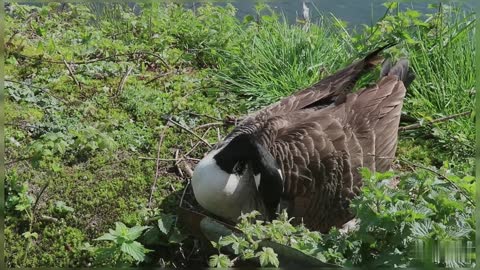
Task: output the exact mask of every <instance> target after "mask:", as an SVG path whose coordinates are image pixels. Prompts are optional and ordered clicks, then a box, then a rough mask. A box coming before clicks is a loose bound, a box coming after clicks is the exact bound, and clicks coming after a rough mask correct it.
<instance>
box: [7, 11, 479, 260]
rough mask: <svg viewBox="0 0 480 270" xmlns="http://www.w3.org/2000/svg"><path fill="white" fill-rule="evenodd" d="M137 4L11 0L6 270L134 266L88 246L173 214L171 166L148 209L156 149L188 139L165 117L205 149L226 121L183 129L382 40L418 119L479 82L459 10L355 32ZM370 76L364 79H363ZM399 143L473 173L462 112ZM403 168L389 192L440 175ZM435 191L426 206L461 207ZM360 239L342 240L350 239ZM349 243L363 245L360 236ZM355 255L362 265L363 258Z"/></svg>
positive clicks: (165, 165)
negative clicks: (401, 71)
mask: <svg viewBox="0 0 480 270" xmlns="http://www.w3.org/2000/svg"><path fill="white" fill-rule="evenodd" d="M142 5H143V8H144V9H143V12H142V13H141V14H139V15H136V14H134V13H133V12H132V11H131V10H130V9H128V8H127V7H126V6H124V5H117V4H112V6H111V9H108V8H107V9H104V10H103V11H102V10H99V9H98V7H96V6H95V5H93V6H92V5H80V4H79V5H73V4H59V3H51V4H48V5H43V6H41V7H32V6H27V5H19V4H13V3H12V4H11V5H10V6H9V8H7V11H6V15H7V16H6V41H7V42H6V61H5V63H6V64H5V71H6V83H5V85H6V98H5V119H6V120H5V122H6V127H5V134H6V136H5V137H6V142H5V143H6V151H5V152H6V163H7V170H6V176H7V177H6V195H7V197H6V213H7V217H6V228H5V235H6V247H7V248H6V250H7V254H6V257H7V264H8V265H7V266H8V267H77V266H79V267H80V266H100V265H105V264H107V265H112V264H113V263H117V264H118V266H119V265H121V264H125V265H133V264H135V263H136V262H135V260H133V259H132V258H130V257H128V256H121V257H119V258H120V259H118V257H117V256H115V257H114V258H110V261H108V260H107V263H105V262H101V260H100V259H99V258H98V254H97V252H96V251H98V250H99V249H101V248H103V247H109V244H108V243H104V242H96V241H93V239H95V238H97V237H99V236H100V235H102V234H103V233H104V232H106V231H108V229H109V228H112V227H113V226H114V224H115V222H117V221H121V222H123V223H124V224H126V225H127V226H128V227H130V228H135V226H137V225H138V226H140V225H142V226H143V225H152V221H151V220H152V219H154V218H155V217H158V215H160V214H163V215H165V214H166V213H169V214H172V213H174V211H175V208H176V205H177V204H178V201H179V199H180V196H181V192H182V189H183V187H184V186H185V183H186V181H185V180H186V178H185V177H184V176H182V175H181V174H180V173H179V172H178V168H177V167H176V166H175V164H174V163H173V162H172V161H162V162H160V164H159V175H158V179H157V184H156V189H155V190H154V192H153V199H152V205H153V206H152V207H148V206H147V204H148V201H149V196H150V193H151V191H152V188H153V186H152V183H153V182H154V178H155V170H156V167H157V164H156V162H155V159H156V158H157V154H158V157H159V158H162V159H167V160H168V159H172V158H174V157H175V155H176V153H180V154H186V153H187V152H189V151H190V150H191V149H192V148H193V147H194V146H195V144H196V143H197V141H198V139H197V138H196V137H194V136H192V135H191V134H190V133H188V132H186V131H185V130H183V129H181V128H179V127H178V126H175V125H171V124H168V123H167V122H166V121H165V118H166V117H173V119H174V120H175V121H176V122H179V123H180V124H182V125H183V126H186V127H189V128H191V129H192V130H193V131H194V132H196V133H198V134H199V135H201V136H203V137H204V138H205V140H207V141H208V142H210V143H212V144H213V143H215V142H216V141H218V136H222V135H226V134H227V133H228V131H229V130H230V128H231V127H228V126H218V127H219V128H218V130H217V128H216V126H214V127H212V128H205V129H194V128H193V127H195V126H199V125H202V124H206V123H210V122H218V121H222V120H223V119H225V118H226V117H228V116H242V115H244V114H246V113H247V112H249V111H252V110H255V109H257V108H259V107H261V106H263V105H266V104H269V103H271V102H274V101H276V100H278V99H279V98H281V97H283V96H286V95H288V94H290V93H292V92H293V91H295V90H297V89H299V88H302V87H306V86H308V85H310V84H312V83H314V82H315V81H317V80H318V79H320V78H322V77H324V76H327V75H328V74H331V73H332V72H335V71H336V70H337V69H338V68H341V67H343V66H344V65H346V64H348V63H350V62H351V61H352V60H353V59H355V58H357V57H358V56H361V55H363V54H364V53H366V52H367V51H368V50H370V49H371V48H374V47H375V46H377V45H378V44H379V43H382V42H383V41H384V40H399V41H400V42H399V43H400V44H399V45H398V46H396V47H395V48H393V49H391V50H390V51H389V52H390V53H391V54H392V55H394V56H395V57H398V56H400V55H408V56H409V59H410V61H411V64H412V68H413V70H414V71H415V72H416V74H417V79H416V80H415V81H414V83H413V84H412V87H411V88H410V89H409V93H408V96H407V98H406V101H405V111H406V112H407V113H408V114H410V115H412V116H414V117H416V118H419V119H423V120H424V121H428V120H429V119H433V118H436V117H438V116H444V115H451V114H455V113H459V112H463V111H465V110H469V109H470V108H473V95H470V93H469V92H468V91H469V90H470V89H473V83H474V77H473V76H474V75H473V74H474V72H473V71H474V65H473V56H474V45H473V42H471V40H472V33H473V28H472V25H473V24H471V19H472V18H471V17H468V16H465V15H463V14H462V13H459V12H458V11H455V10H449V9H444V10H443V11H442V12H441V13H434V14H433V15H431V16H427V21H424V20H421V19H419V16H418V14H417V13H415V12H412V11H409V12H405V13H401V12H400V13H397V12H395V10H396V9H395V7H393V6H390V9H389V10H390V11H391V12H389V13H387V14H386V16H385V17H384V18H383V20H382V21H381V22H378V24H376V25H374V26H372V27H369V28H366V29H364V31H363V32H356V33H355V32H348V31H347V30H345V26H344V25H343V23H342V22H340V21H338V20H337V19H335V18H333V17H328V16H325V17H320V18H319V20H318V21H317V22H310V23H305V22H299V23H298V24H294V25H289V24H287V23H285V20H282V17H280V16H278V15H276V14H274V13H271V12H269V10H268V7H259V9H258V11H257V14H253V15H252V16H247V17H246V18H245V19H244V20H243V21H238V20H237V19H236V18H235V16H234V14H235V10H234V9H233V8H232V7H231V6H227V7H226V8H220V7H214V6H211V5H205V6H203V7H201V8H198V9H197V10H196V11H195V12H194V11H192V10H188V11H187V10H184V9H183V8H182V7H180V6H176V5H163V4H142ZM95 10H96V11H95ZM94 12H96V13H97V14H101V16H94V15H92V14H94ZM440 14H441V15H440ZM440 16H442V17H441V18H442V20H440ZM64 59H65V60H66V62H67V64H65V63H64V61H63V60H64ZM66 65H69V67H70V69H72V71H73V74H74V75H73V76H72V74H71V72H70V71H68V68H67V66H66ZM129 69H131V72H130V73H128V76H127V75H126V74H127V70H129ZM375 76H376V74H372V75H370V76H366V77H365V78H364V79H363V81H362V85H364V84H366V83H368V82H370V81H371V80H373V79H375ZM76 81H78V82H79V83H80V84H81V88H80V87H79V85H78V84H77V83H76ZM122 81H125V83H124V84H122ZM163 131H165V133H164V135H163V140H162V144H161V145H160V151H158V152H157V148H158V147H159V141H161V140H160V137H162V136H161V135H160V134H162V132H163ZM400 138H401V140H400V142H399V149H398V156H399V157H400V158H403V159H407V160H409V161H411V162H418V163H421V164H424V165H427V166H428V165H436V166H437V168H440V169H441V170H442V172H443V173H446V174H448V175H451V174H452V172H453V173H454V174H455V177H456V178H455V177H453V175H452V177H453V179H455V181H457V182H458V183H457V184H458V185H460V186H461V187H462V188H465V189H469V188H471V185H470V184H469V183H468V181H469V180H468V179H469V178H468V177H467V176H468V175H469V174H473V171H472V166H471V163H470V162H471V159H472V157H473V154H472V153H473V150H472V149H471V145H473V120H472V119H471V118H468V117H465V118H458V119H455V120H453V121H449V122H445V123H440V124H436V125H434V126H433V127H430V126H425V127H422V128H420V129H416V130H414V131H411V132H405V133H402V134H401V136H400ZM206 151H208V147H206V146H205V145H203V144H200V145H198V146H196V147H195V149H194V150H193V151H191V152H190V153H189V156H190V157H192V158H201V157H202V156H203V154H204V153H205V152H206ZM190 164H191V165H192V166H193V165H194V162H191V163H190ZM398 168H399V170H400V171H408V172H409V173H412V174H413V176H402V177H403V178H404V179H405V181H407V180H408V179H410V180H408V181H411V180H412V179H414V180H415V181H416V182H415V183H413V184H412V183H410V184H408V183H409V182H408V183H407V184H408V185H407V184H405V186H408V188H405V189H404V190H400V191H399V193H398V198H400V199H399V200H400V201H401V200H402V198H404V197H405V194H407V193H408V192H410V191H412V192H416V190H417V189H419V188H421V187H422V184H421V183H423V181H425V182H429V181H433V179H436V178H435V175H433V174H430V175H424V173H421V172H420V171H416V170H414V171H413V172H410V171H412V170H413V169H411V168H409V167H408V166H404V165H402V164H399V165H398ZM437 180H438V179H437ZM442 187H443V186H442ZM442 192H443V193H442ZM442 192H438V194H440V195H441V196H443V197H442V200H439V205H437V206H435V207H438V208H439V209H440V208H443V207H445V209H450V208H451V207H452V205H454V206H455V205H460V206H462V205H463V204H464V201H462V200H461V198H456V197H455V196H453V195H452V196H453V197H449V196H447V195H446V194H444V190H442ZM377 193H378V190H376V189H374V188H372V190H370V191H367V193H366V194H370V195H368V196H366V197H365V198H364V200H366V201H368V202H371V201H374V199H375V198H374V195H375V194H377ZM380 193H381V192H380ZM430 195H431V194H430V193H426V194H425V196H426V198H427V197H428V196H430ZM372 196H373V197H372ZM432 196H433V195H432ZM435 196H437V195H435ZM435 198H436V197H435ZM457 200H458V201H457ZM386 205H387V206H388V207H390V208H388V209H389V210H390V211H392V213H391V215H390V216H388V217H386V218H388V220H390V219H391V220H396V218H395V211H396V209H397V208H395V207H396V206H395V205H393V204H392V205H390V204H386ZM427 205H428V204H427ZM387 206H386V207H387ZM460 206H459V208H457V209H453V210H451V209H450V210H448V211H450V212H448V211H447V210H446V211H447V212H438V211H437V212H435V216H441V217H443V216H445V215H448V214H452V215H453V213H454V214H455V215H463V217H462V218H463V219H465V220H467V221H465V223H468V222H469V221H468V215H469V212H468V211H469V210H468V209H470V208H468V207H464V208H462V209H463V210H462V209H461V208H460ZM449 207H450V208H449ZM462 207H463V206H462ZM453 208H455V207H453ZM397 210H398V209H397ZM362 211H363V210H362ZM435 211H436V210H435ZM364 214H365V213H364ZM403 214H405V213H403ZM403 214H402V215H403ZM399 215H400V214H399ZM371 217H372V219H373V220H376V219H379V220H382V218H384V217H381V216H377V215H372V216H371ZM436 222H438V223H439V224H442V222H443V223H445V224H447V223H448V222H450V221H448V222H447V221H444V220H436ZM448 224H449V223H448ZM381 226H383V225H380V228H379V230H380V231H381V230H382V229H383V227H381ZM439 226H440V225H439ZM449 226H450V225H449ZM441 233H442V231H441V230H440V232H438V234H441ZM168 235H169V237H170V238H168V239H167V240H165V239H164V240H162V241H163V242H162V243H163V244H161V245H160V247H158V248H157V250H156V252H155V256H160V257H161V258H164V265H166V266H172V267H173V266H188V265H192V264H195V265H198V264H200V263H201V264H202V265H204V266H206V265H207V261H208V260H207V259H205V256H206V255H205V254H203V253H201V252H193V251H194V250H196V248H198V246H196V245H197V244H195V243H196V242H194V241H193V240H192V239H189V240H188V241H184V242H182V241H179V240H178V241H177V239H179V238H180V237H173V238H172V234H171V233H168ZM173 235H174V236H175V234H173ZM363 236H365V235H360V236H359V237H360V238H353V239H350V240H352V241H353V242H354V243H357V242H355V241H360V240H359V239H361V237H363ZM326 237H327V238H329V237H330V238H331V241H330V242H328V241H327V242H328V243H335V242H336V241H337V240H335V239H337V238H336V236H335V234H332V235H329V236H326ZM382 237H383V236H382ZM147 238H148V237H147ZM155 239H157V238H155ZM387 239H388V237H386V238H382V239H378V243H379V244H380V243H381V244H382V245H383V246H385V247H388V248H391V247H396V246H395V245H396V244H398V243H396V242H388V241H387ZM350 240H349V241H350ZM363 240H365V239H363ZM363 240H362V241H363ZM165 241H166V243H167V244H165ZM385 241H386V242H385ZM327 242H326V243H327ZM142 243H144V242H142ZM342 243H343V242H342ZM157 244H158V243H157ZM345 244H347V243H345ZM329 245H330V244H329ZM179 247H182V249H180V248H179ZM332 247H333V246H332ZM336 248H338V247H336ZM388 248H387V249H388ZM184 250H192V253H191V254H193V255H192V256H193V257H192V258H193V259H191V260H186V259H179V258H181V254H182V252H183V251H184ZM358 250H360V251H362V252H364V253H368V252H371V250H370V249H368V248H365V247H364V246H362V248H360V247H359V249H358ZM332 252H333V251H332ZM345 252H346V251H345V250H343V251H342V250H341V249H336V250H335V252H333V253H331V254H326V253H325V254H323V255H322V256H326V257H327V258H331V259H332V260H333V261H336V262H337V261H342V260H343V261H344V260H345V258H346V257H344V256H347V255H348V254H347V253H345ZM349 252H353V251H349ZM120 254H123V253H120ZM355 254H357V253H355ZM117 255H118V254H117ZM137 255H138V254H137ZM357 255H358V256H363V257H362V258H369V259H366V260H367V261H369V260H370V259H371V256H370V255H371V254H364V255H361V254H357ZM152 256H153V255H152ZM369 256H370V257H369ZM140 257H141V256H140ZM347 257H348V256H347ZM147 259H148V257H147Z"/></svg>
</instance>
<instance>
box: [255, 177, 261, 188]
mask: <svg viewBox="0 0 480 270" xmlns="http://www.w3.org/2000/svg"><path fill="white" fill-rule="evenodd" d="M253 178H254V179H255V185H256V186H257V190H258V186H260V178H261V175H260V174H255V175H254V176H253Z"/></svg>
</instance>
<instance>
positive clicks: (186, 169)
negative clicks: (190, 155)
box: [178, 161, 193, 207]
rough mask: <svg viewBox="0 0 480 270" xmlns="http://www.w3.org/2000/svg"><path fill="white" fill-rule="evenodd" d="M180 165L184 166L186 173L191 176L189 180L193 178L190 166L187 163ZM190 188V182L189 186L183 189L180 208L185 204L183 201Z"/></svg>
mask: <svg viewBox="0 0 480 270" xmlns="http://www.w3.org/2000/svg"><path fill="white" fill-rule="evenodd" d="M179 165H181V166H183V169H184V170H185V173H186V174H187V175H188V176H189V178H192V176H193V171H192V168H190V166H189V165H188V164H187V163H186V162H185V161H183V162H181V163H180V164H179ZM189 186H190V180H188V181H187V185H185V188H184V189H183V193H182V197H181V198H180V203H179V204H178V206H179V207H181V206H182V204H183V199H184V198H185V194H186V193H187V189H188V187H189Z"/></svg>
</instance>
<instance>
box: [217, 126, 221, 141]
mask: <svg viewBox="0 0 480 270" xmlns="http://www.w3.org/2000/svg"><path fill="white" fill-rule="evenodd" d="M217 138H218V141H221V140H222V135H220V129H219V128H218V127H217Z"/></svg>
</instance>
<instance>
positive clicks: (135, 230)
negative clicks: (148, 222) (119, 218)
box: [126, 226, 150, 240]
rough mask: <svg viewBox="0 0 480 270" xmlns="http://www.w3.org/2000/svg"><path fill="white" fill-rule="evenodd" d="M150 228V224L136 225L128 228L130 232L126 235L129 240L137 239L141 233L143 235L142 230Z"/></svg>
mask: <svg viewBox="0 0 480 270" xmlns="http://www.w3.org/2000/svg"><path fill="white" fill-rule="evenodd" d="M148 228H150V226H134V227H132V228H130V229H128V234H127V236H126V238H127V239H129V240H135V239H137V238H138V237H140V235H142V232H143V231H144V230H146V229H148Z"/></svg>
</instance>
